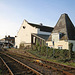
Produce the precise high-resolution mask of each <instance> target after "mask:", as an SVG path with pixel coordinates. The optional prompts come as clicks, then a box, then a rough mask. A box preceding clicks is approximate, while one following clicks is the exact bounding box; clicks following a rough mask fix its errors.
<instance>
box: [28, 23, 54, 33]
mask: <svg viewBox="0 0 75 75" xmlns="http://www.w3.org/2000/svg"><path fill="white" fill-rule="evenodd" d="M28 24H29V25H31V26H33V27H36V28H40V31H45V32H52V30H53V27H48V26H43V25H42V24H41V25H38V24H33V23H28Z"/></svg>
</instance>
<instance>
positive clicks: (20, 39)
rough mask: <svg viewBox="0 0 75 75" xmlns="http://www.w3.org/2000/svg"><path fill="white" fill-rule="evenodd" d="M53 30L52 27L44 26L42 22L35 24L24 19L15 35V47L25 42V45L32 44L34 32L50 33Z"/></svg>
mask: <svg viewBox="0 0 75 75" xmlns="http://www.w3.org/2000/svg"><path fill="white" fill-rule="evenodd" d="M52 30H53V28H52V27H48V26H43V25H42V24H33V23H29V22H27V21H26V20H24V21H23V23H22V25H21V27H20V29H19V31H18V33H17V36H16V37H15V47H17V48H19V47H20V44H21V43H24V44H25V46H27V45H31V34H32V33H34V34H43V35H50V34H51V31H52Z"/></svg>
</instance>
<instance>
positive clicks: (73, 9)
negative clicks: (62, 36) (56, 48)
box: [0, 0, 75, 38]
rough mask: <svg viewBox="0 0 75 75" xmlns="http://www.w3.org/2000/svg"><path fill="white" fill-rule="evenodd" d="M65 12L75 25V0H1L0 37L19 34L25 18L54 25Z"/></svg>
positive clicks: (29, 20) (33, 21)
mask: <svg viewBox="0 0 75 75" xmlns="http://www.w3.org/2000/svg"><path fill="white" fill-rule="evenodd" d="M63 13H67V14H68V15H69V17H70V19H71V21H72V22H73V24H74V25H75V0H0V38H2V37H4V36H5V35H11V36H15V35H17V32H18V30H19V28H20V26H21V24H22V22H23V20H24V19H26V20H27V21H28V22H32V23H37V24H39V23H43V25H48V26H50V27H54V26H55V25H56V23H57V21H58V19H59V17H60V15H61V14H63Z"/></svg>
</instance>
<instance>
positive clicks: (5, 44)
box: [0, 35, 15, 48]
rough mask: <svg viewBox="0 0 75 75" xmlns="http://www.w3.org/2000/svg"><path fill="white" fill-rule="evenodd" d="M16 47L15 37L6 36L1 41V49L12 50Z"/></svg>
mask: <svg viewBox="0 0 75 75" xmlns="http://www.w3.org/2000/svg"><path fill="white" fill-rule="evenodd" d="M14 45H15V37H11V36H10V35H8V36H5V38H3V39H1V40H0V48H10V47H14Z"/></svg>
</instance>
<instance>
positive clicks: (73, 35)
mask: <svg viewBox="0 0 75 75" xmlns="http://www.w3.org/2000/svg"><path fill="white" fill-rule="evenodd" d="M52 33H62V36H61V38H60V40H75V28H74V25H73V23H72V22H71V20H70V18H69V17H68V15H67V14H62V15H61V16H60V18H59V20H58V22H57V24H56V26H55V27H54V29H53V31H52ZM52 33H51V34H52ZM51 39H52V35H50V36H49V38H48V41H51Z"/></svg>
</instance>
